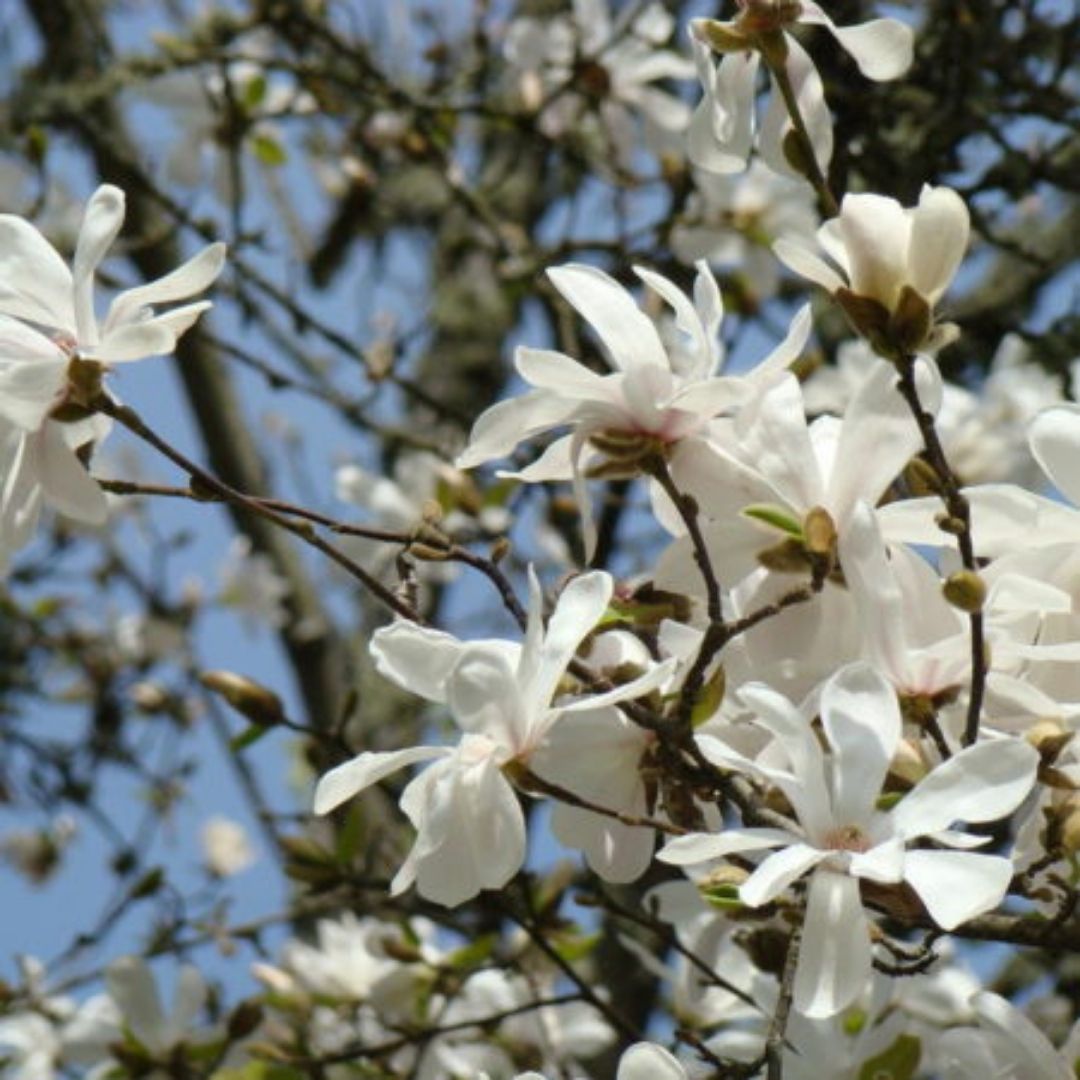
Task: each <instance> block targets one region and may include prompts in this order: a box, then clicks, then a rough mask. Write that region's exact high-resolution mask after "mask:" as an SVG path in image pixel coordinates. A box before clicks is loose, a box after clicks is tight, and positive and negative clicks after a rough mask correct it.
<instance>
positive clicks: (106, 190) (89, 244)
mask: <svg viewBox="0 0 1080 1080" xmlns="http://www.w3.org/2000/svg"><path fill="white" fill-rule="evenodd" d="M123 224H124V193H123V192H122V191H121V190H120V189H119V188H118V187H113V186H112V185H111V184H102V185H101V187H99V188H98V189H97V191H95V192H94V194H93V195H91V196H90V201H89V202H88V203H87V204H86V211H85V213H84V214H83V220H82V226H81V228H80V229H79V240H78V243H77V244H76V246H75V258H74V259H73V260H72V266H71V274H72V280H73V286H74V301H75V325H76V326H77V328H78V338H79V343H80V344H81V345H88V346H91V345H96V344H97V339H98V337H97V334H98V332H97V318H96V317H95V315H94V274H95V273H96V272H97V268H98V266H100V265H101V261H102V260H103V259H104V258H105V253H106V252H107V251H108V250H109V248H110V247H111V246H112V242H113V241H114V240H115V239H116V237H117V234H118V233H119V232H120V227H121V225H123Z"/></svg>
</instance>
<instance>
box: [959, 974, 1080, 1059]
mask: <svg viewBox="0 0 1080 1080" xmlns="http://www.w3.org/2000/svg"><path fill="white" fill-rule="evenodd" d="M972 1005H973V1006H974V1009H975V1019H976V1022H977V1023H978V1027H977V1028H953V1029H952V1030H950V1031H947V1032H946V1033H945V1034H944V1035H943V1036H942V1037H941V1039H940V1040H939V1041H938V1051H939V1058H940V1061H941V1064H942V1066H943V1070H944V1072H943V1075H944V1077H945V1080H987V1078H988V1077H993V1080H1035V1078H1036V1077H1037V1078H1038V1080H1075V1078H1076V1076H1077V1068H1078V1067H1080V1023H1078V1024H1076V1025H1074V1026H1073V1028H1072V1031H1071V1032H1070V1033H1069V1037H1068V1038H1067V1039H1066V1041H1065V1045H1064V1046H1063V1047H1062V1048H1061V1049H1060V1050H1057V1049H1055V1048H1054V1046H1053V1044H1052V1043H1051V1042H1050V1040H1049V1039H1047V1037H1046V1036H1045V1035H1044V1034H1043V1033H1042V1032H1041V1031H1040V1030H1039V1029H1038V1028H1037V1027H1036V1026H1035V1025H1034V1024H1033V1023H1032V1022H1031V1021H1030V1020H1029V1019H1028V1018H1027V1017H1026V1016H1025V1015H1024V1014H1023V1013H1022V1012H1021V1011H1020V1010H1019V1009H1016V1008H1014V1007H1013V1006H1012V1005H1010V1004H1009V1002H1008V1001H1006V1000H1005V998H1003V997H1000V996H998V995H997V994H991V993H989V992H988V991H983V992H981V993H978V994H976V995H975V996H974V997H973V998H972Z"/></svg>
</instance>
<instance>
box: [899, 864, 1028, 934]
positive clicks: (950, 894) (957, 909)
mask: <svg viewBox="0 0 1080 1080" xmlns="http://www.w3.org/2000/svg"><path fill="white" fill-rule="evenodd" d="M1013 872H1014V867H1013V864H1012V862H1011V861H1010V860H1009V859H1003V858H1001V857H1000V856H998V855H981V854H979V853H977V852H973V851H909V852H908V853H907V857H906V858H905V860H904V880H905V881H906V882H907V883H908V884H909V885H910V886H911V887H912V888H913V889H914V890H915V891H916V892H917V893H918V894H919V899H920V900H922V902H923V903H924V904H925V905H926V910H927V911H928V912H929V913H930V917H931V918H932V919H933V920H934V922H936V923H937V924H938V926H940V927H941V928H942V930H953V929H955V928H956V927H957V926H959V925H960V924H961V923H965V922H967V921H968V919H973V918H975V916H976V915H982V914H983V913H985V912H987V911H992V910H993V909H994V908H996V907H997V906H998V904H1000V903H1001V901H1002V899H1003V898H1004V896H1005V892H1006V890H1007V889H1008V887H1009V882H1010V881H1012V877H1013Z"/></svg>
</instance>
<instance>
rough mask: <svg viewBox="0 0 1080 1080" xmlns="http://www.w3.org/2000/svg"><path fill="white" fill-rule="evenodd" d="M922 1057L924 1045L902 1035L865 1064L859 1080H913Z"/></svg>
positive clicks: (911, 1036)
mask: <svg viewBox="0 0 1080 1080" xmlns="http://www.w3.org/2000/svg"><path fill="white" fill-rule="evenodd" d="M921 1057H922V1043H921V1042H920V1041H919V1040H918V1039H917V1038H916V1037H915V1036H914V1035H901V1036H899V1037H898V1038H897V1040H896V1042H894V1043H893V1044H892V1046H890V1047H889V1048H888V1049H887V1050H883V1051H882V1052H881V1053H880V1054H877V1055H876V1056H875V1057H872V1058H870V1059H869V1060H868V1061H864V1062H863V1066H862V1068H861V1069H860V1070H859V1080H911V1078H912V1077H913V1076H914V1075H915V1070H916V1069H917V1068H918V1067H919V1059H920V1058H921Z"/></svg>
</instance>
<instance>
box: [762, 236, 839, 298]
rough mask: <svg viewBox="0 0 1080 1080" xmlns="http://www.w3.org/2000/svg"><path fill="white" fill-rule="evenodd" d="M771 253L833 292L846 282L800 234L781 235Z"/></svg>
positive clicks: (799, 273)
mask: <svg viewBox="0 0 1080 1080" xmlns="http://www.w3.org/2000/svg"><path fill="white" fill-rule="evenodd" d="M772 249H773V254H774V255H775V256H776V257H777V258H778V259H779V260H780V261H781V262H782V263H783V264H784V265H785V266H786V267H787V268H788V269H789V270H791V271H793V272H794V273H796V274H798V275H799V276H800V277H804V278H806V279H807V280H809V281H812V282H814V283H815V284H816V285H820V286H821V287H822V288H823V289H825V290H826V291H827V292H830V293H834V292H836V290H837V289H840V288H843V286H844V285H846V284H847V282H846V281H845V280H844V279H843V277H841V276H840V274H839V273H838V272H837V270H836V269H835V268H834V267H832V266H831V265H830V264H829V263H827V262H826V261H825V260H824V259H823V258H822V257H821V255H820V254H818V251H817V249H816V248H815V247H814V246H813V245H812V244H810V243H809V241H807V240H806V239H804V238H803V237H801V236H781V237H780V239H779V240H777V241H776V243H775V244H773V248H772Z"/></svg>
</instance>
